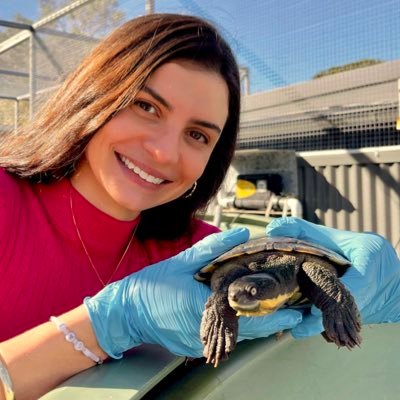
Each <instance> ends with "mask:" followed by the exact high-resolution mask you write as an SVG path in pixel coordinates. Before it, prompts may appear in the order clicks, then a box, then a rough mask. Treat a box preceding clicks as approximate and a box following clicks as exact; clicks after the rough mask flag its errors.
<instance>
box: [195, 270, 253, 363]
mask: <svg viewBox="0 0 400 400" xmlns="http://www.w3.org/2000/svg"><path fill="white" fill-rule="evenodd" d="M248 273H249V270H248V269H247V268H246V267H244V266H243V267H238V265H237V263H236V264H232V265H231V264H229V263H227V264H225V265H222V266H220V267H219V268H218V269H217V271H215V272H214V274H213V276H212V278H211V289H212V291H213V293H212V294H211V296H210V297H209V298H208V300H207V303H206V306H205V309H204V312H203V317H202V320H201V326H200V337H201V341H202V342H203V344H204V351H203V355H204V357H206V359H207V363H213V364H214V366H215V367H217V366H218V363H219V362H220V361H222V360H226V359H227V358H228V356H229V353H230V352H231V351H232V350H233V349H234V348H235V346H236V340H237V335H238V325H239V324H238V317H237V316H236V311H235V310H233V309H232V308H231V306H230V305H229V302H228V287H229V285H230V284H231V283H232V282H233V281H234V280H235V279H237V278H239V277H240V276H243V275H246V274H248Z"/></svg>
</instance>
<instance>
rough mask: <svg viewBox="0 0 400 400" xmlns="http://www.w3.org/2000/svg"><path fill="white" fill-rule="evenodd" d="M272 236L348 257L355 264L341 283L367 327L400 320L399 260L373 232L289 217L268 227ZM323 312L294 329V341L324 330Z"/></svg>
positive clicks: (389, 246)
mask: <svg viewBox="0 0 400 400" xmlns="http://www.w3.org/2000/svg"><path fill="white" fill-rule="evenodd" d="M267 235H269V236H290V237H295V238H298V239H303V240H309V241H311V242H314V243H318V244H320V245H322V246H325V247H327V248H329V249H331V250H334V251H336V252H337V253H339V254H342V255H343V256H345V257H346V258H347V259H348V260H350V262H351V263H352V266H351V268H349V269H348V270H347V271H346V273H345V274H344V276H343V277H342V278H341V280H342V282H343V283H344V284H345V285H346V286H347V288H348V289H349V290H350V292H351V293H352V295H353V296H354V299H355V301H356V303H357V305H358V308H359V310H360V313H361V318H362V322H363V323H364V324H376V323H384V322H399V321H400V260H399V258H398V256H397V255H396V252H395V250H394V248H393V247H392V246H391V244H390V243H389V242H388V241H387V240H386V239H384V238H383V237H381V236H379V235H377V234H374V233H355V232H350V231H343V230H337V229H333V228H328V227H325V226H322V225H316V224H313V223H311V222H307V221H305V220H302V219H299V218H294V217H288V218H287V217H286V218H279V219H276V220H274V221H272V222H271V223H270V224H269V225H268V226H267ZM323 330H324V329H323V326H322V317H321V312H320V310H319V309H317V308H316V307H312V309H311V314H310V315H309V316H307V317H305V318H304V319H303V322H302V323H300V324H299V325H298V326H296V327H295V328H294V329H293V330H292V334H293V336H294V337H295V338H302V337H308V336H311V335H315V334H318V333H321V332H322V331H323Z"/></svg>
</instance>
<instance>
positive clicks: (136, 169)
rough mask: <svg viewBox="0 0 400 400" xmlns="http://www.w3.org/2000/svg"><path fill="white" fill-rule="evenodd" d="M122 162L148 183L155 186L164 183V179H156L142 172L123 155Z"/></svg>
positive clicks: (121, 156)
mask: <svg viewBox="0 0 400 400" xmlns="http://www.w3.org/2000/svg"><path fill="white" fill-rule="evenodd" d="M120 158H121V160H122V162H123V163H124V164H125V165H126V166H127V167H128V168H129V169H130V170H131V171H133V172H134V173H135V174H137V175H139V176H140V177H141V178H142V179H143V180H145V181H146V182H150V183H154V184H155V185H160V184H161V183H163V182H164V179H160V178H156V177H155V176H152V175H149V174H148V173H146V172H144V171H142V170H141V169H140V168H139V167H138V166H136V165H135V164H133V163H132V161H130V160H128V159H127V158H126V157H124V156H123V155H120Z"/></svg>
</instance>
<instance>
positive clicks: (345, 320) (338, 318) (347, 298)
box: [298, 256, 361, 349]
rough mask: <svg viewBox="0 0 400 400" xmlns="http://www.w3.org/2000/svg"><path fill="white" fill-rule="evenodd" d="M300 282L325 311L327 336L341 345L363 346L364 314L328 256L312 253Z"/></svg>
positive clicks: (323, 315)
mask: <svg viewBox="0 0 400 400" xmlns="http://www.w3.org/2000/svg"><path fill="white" fill-rule="evenodd" d="M298 282H299V286H300V290H301V291H302V292H303V293H304V295H305V296H307V297H308V298H309V299H310V301H311V302H312V303H313V304H315V305H316V306H317V307H318V308H319V309H320V310H321V311H322V320H323V325H324V328H325V332H323V333H322V335H323V336H324V338H325V339H326V340H327V341H328V342H334V343H335V344H336V345H337V346H338V347H344V346H345V347H347V348H348V349H352V348H353V347H355V346H359V345H360V343H361V336H360V335H359V332H360V330H361V321H360V314H359V311H358V308H357V305H356V303H355V301H354V298H353V296H352V295H351V293H350V292H349V291H348V290H347V288H346V287H345V286H344V285H343V283H342V282H341V281H340V280H339V278H338V276H337V273H336V269H335V268H334V267H333V266H332V265H331V264H330V263H329V262H327V261H325V260H322V259H320V258H316V257H315V258H314V257H312V256H309V257H307V259H306V260H305V261H304V262H303V264H302V268H301V269H300V271H299V275H298Z"/></svg>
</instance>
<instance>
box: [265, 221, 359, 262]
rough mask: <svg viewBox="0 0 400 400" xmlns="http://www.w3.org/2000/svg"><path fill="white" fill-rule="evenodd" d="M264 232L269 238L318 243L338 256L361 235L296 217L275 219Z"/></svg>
mask: <svg viewBox="0 0 400 400" xmlns="http://www.w3.org/2000/svg"><path fill="white" fill-rule="evenodd" d="M266 232H267V235H269V236H290V237H295V238H298V239H302V240H308V241H311V242H314V243H318V244H320V245H322V246H325V247H328V248H329V249H331V250H333V251H336V252H337V253H339V254H344V252H343V249H342V247H343V246H344V245H345V244H346V243H348V242H349V241H351V240H354V239H355V236H356V235H361V234H356V233H354V232H350V231H343V230H337V229H334V228H329V227H327V226H323V225H318V224H313V223H312V222H309V221H305V220H303V219H301V218H296V217H283V218H276V219H275V220H273V221H272V222H271V223H270V224H268V225H267V228H266ZM344 255H345V256H347V255H346V254H344Z"/></svg>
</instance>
